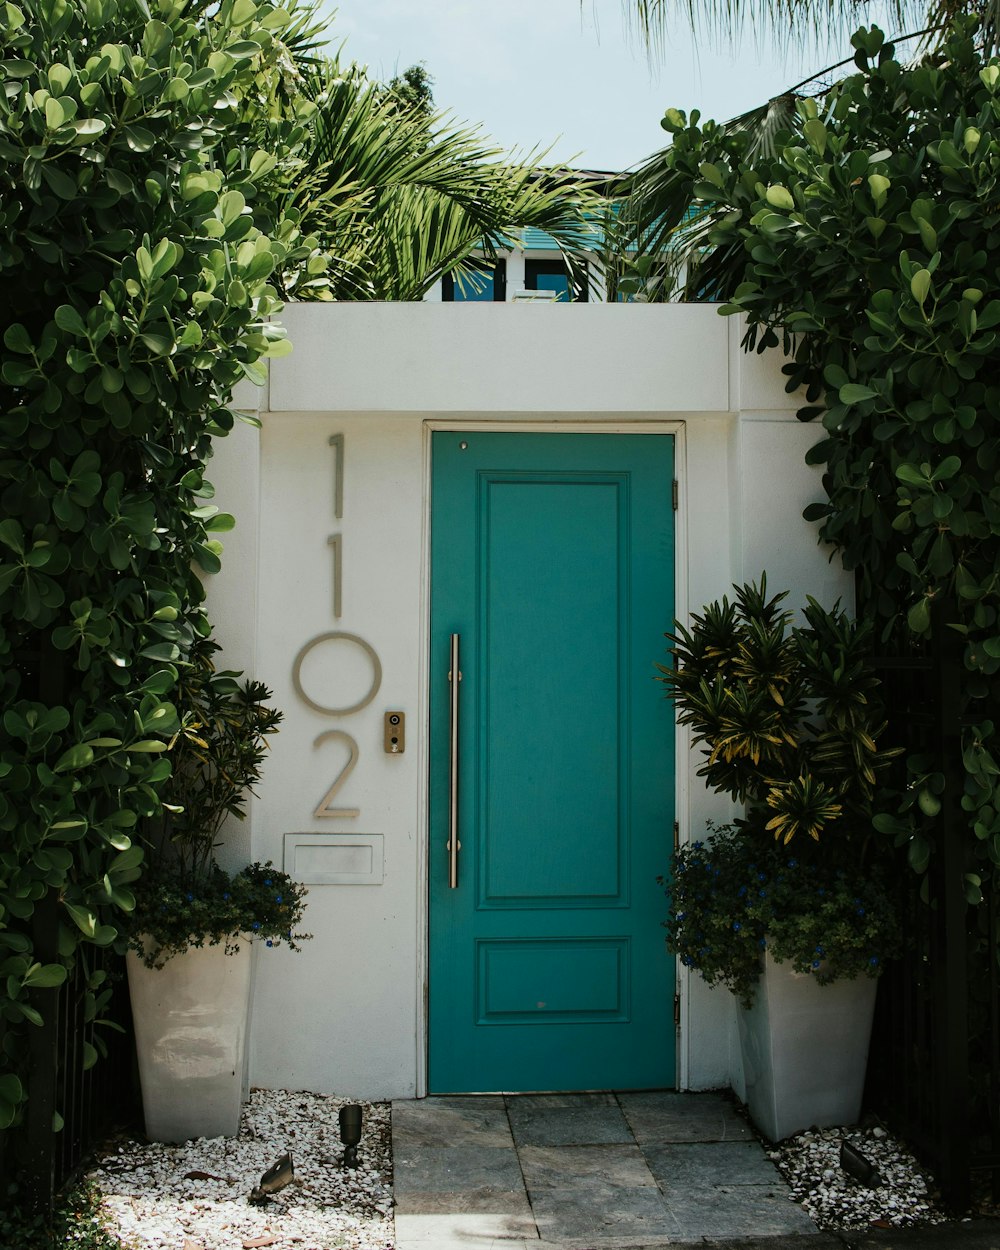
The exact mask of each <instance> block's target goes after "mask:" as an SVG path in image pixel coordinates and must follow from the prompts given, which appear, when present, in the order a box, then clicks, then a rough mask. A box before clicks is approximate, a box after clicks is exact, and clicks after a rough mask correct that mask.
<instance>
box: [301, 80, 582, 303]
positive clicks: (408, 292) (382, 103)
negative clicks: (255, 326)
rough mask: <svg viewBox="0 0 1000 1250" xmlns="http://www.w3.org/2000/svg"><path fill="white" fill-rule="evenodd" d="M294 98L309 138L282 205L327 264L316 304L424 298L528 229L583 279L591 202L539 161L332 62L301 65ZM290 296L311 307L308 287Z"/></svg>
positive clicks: (573, 180)
mask: <svg viewBox="0 0 1000 1250" xmlns="http://www.w3.org/2000/svg"><path fill="white" fill-rule="evenodd" d="M299 90H300V92H301V95H302V97H303V98H304V99H305V101H307V102H308V106H309V107H308V110H307V111H308V113H309V117H308V126H309V129H310V138H309V141H308V155H307V159H306V162H305V168H304V169H302V170H300V171H299V174H298V176H297V178H296V179H295V183H294V185H291V187H290V191H289V203H290V206H291V207H293V208H294V209H296V210H297V211H298V212H299V213H300V228H301V230H302V232H303V233H304V234H308V235H313V236H315V239H316V241H317V244H318V247H319V248H320V249H321V250H322V251H325V252H327V253H328V254H329V256H330V258H331V265H330V268H329V270H328V272H327V274H326V279H327V280H328V281H326V280H325V281H324V284H323V289H322V291H320V292H318V293H319V294H320V295H321V297H322V298H333V299H344V300H365V299H377V300H419V299H422V298H423V296H424V295H425V294H426V293H427V291H428V290H430V289H431V287H433V285H434V284H435V283H436V282H437V281H438V280H439V279H440V278H441V276H442V275H443V274H445V273H449V272H452V273H456V275H457V277H458V279H459V281H463V280H465V279H466V278H468V277H469V276H471V275H472V274H473V273H474V272H475V270H476V269H477V268H478V267H481V265H482V260H483V259H486V260H489V259H491V258H492V257H493V256H494V255H495V253H496V252H497V250H498V248H501V247H508V246H510V245H511V244H512V243H513V242H516V239H517V235H518V231H519V230H520V229H521V228H523V227H527V226H535V227H538V228H539V229H542V230H545V231H546V232H547V233H548V234H550V235H551V236H552V237H553V238H554V239H555V240H556V242H557V244H558V246H559V247H560V248H561V249H562V251H563V254H564V257H565V258H566V260H567V264H568V267H569V270H570V274H571V277H572V276H574V275H575V276H576V279H577V281H579V280H580V278H581V277H582V272H583V271H582V263H583V262H582V254H583V251H584V249H585V248H586V246H587V244H588V242H590V241H591V228H590V227H589V226H588V224H587V221H586V219H585V213H586V212H587V210H588V209H589V208H592V207H593V206H594V205H595V204H596V203H597V197H596V196H595V195H594V193H593V192H592V191H591V190H589V189H588V187H587V186H586V184H585V183H584V182H583V181H582V180H581V179H579V178H578V177H577V176H576V175H574V174H572V173H571V172H570V171H568V170H563V169H552V168H548V167H546V166H545V165H544V164H543V161H544V154H539V153H536V152H532V153H529V154H528V155H527V156H525V157H523V158H518V157H507V156H505V154H504V153H503V151H502V150H501V149H499V148H497V147H495V146H494V145H493V144H492V143H491V142H490V141H489V140H488V139H486V138H485V137H484V135H483V134H482V132H481V131H480V129H479V128H478V127H475V126H468V125H459V124H456V123H455V122H454V120H453V119H452V118H451V117H450V116H449V115H448V114H446V113H443V112H440V111H435V110H428V108H427V106H426V103H424V102H415V103H413V104H412V105H409V106H408V105H407V104H406V102H405V100H403V99H401V97H400V96H399V94H398V93H392V92H387V91H386V90H385V88H384V87H382V86H381V84H378V83H375V82H372V81H371V80H370V79H369V78H368V77H367V76H366V74H365V72H364V71H363V70H362V69H361V68H359V67H358V66H357V65H353V64H345V63H342V62H341V61H340V59H339V58H333V59H329V60H325V61H323V62H321V63H319V64H315V65H311V66H308V67H307V68H306V69H305V71H304V72H303V73H302V74H301V76H300V81H299ZM296 294H297V295H298V296H299V297H300V298H302V297H305V298H308V296H309V294H310V291H309V288H308V285H306V286H305V287H302V286H300V287H299V288H297V290H296Z"/></svg>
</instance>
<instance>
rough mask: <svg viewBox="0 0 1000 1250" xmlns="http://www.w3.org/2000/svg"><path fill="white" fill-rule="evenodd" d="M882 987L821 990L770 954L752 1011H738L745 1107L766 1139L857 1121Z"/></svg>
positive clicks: (866, 983)
mask: <svg viewBox="0 0 1000 1250" xmlns="http://www.w3.org/2000/svg"><path fill="white" fill-rule="evenodd" d="M877 987H878V982H877V981H876V980H875V979H874V978H872V977H866V976H859V977H856V978H855V979H854V980H852V981H834V982H833V983H832V984H831V985H820V984H818V982H817V981H816V979H815V977H813V976H810V975H809V974H808V973H804V972H794V971H793V970H792V968H791V965H790V964H783V963H775V961H774V960H773V959H772V958H771V955H770V952H768V953H767V954H766V955H765V959H764V967H763V970H762V972H761V978H760V981H759V982H758V984H757V993H756V995H755V997H754V1003H753V1006H752V1007H751V1008H749V1009H747V1008H744V1007H740V1008H738V1011H739V1028H740V1047H741V1050H742V1052H743V1074H744V1078H745V1081H746V1098H747V1107H748V1108H749V1111H750V1117H751V1119H752V1120H753V1122H754V1124H756V1126H757V1128H758V1129H760V1131H761V1132H762V1133H763V1134H764V1136H765V1137H767V1138H769V1139H770V1140H771V1141H781V1140H782V1138H785V1137H790V1136H791V1135H792V1134H793V1133H799V1132H802V1130H803V1129H807V1128H811V1127H812V1126H813V1125H817V1126H819V1127H820V1128H823V1127H830V1126H832V1125H838V1124H853V1123H854V1122H855V1121H856V1120H857V1118H858V1116H859V1114H860V1112H861V1096H862V1094H863V1092H864V1083H865V1069H866V1067H867V1065H868V1040H869V1037H870V1035H871V1026H872V1015H873V1013H874V1010H875V991H876V989H877Z"/></svg>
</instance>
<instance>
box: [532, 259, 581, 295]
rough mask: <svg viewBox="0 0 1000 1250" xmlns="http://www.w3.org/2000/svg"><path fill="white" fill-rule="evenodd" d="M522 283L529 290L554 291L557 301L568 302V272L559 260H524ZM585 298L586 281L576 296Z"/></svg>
mask: <svg viewBox="0 0 1000 1250" xmlns="http://www.w3.org/2000/svg"><path fill="white" fill-rule="evenodd" d="M524 285H525V288H526V289H527V290H529V291H556V292H558V294H557V295H556V299H557V301H560V302H568V301H569V300H570V299H572V298H573V297H572V296H571V294H570V285H569V273H568V272H567V269H566V266H565V264H564V263H563V262H562V261H561V260H526V261H525V262H524ZM576 298H577V299H578V300H580V301H586V299H587V283H586V280H584V283H583V288H582V290H581V291H580V293H579V295H578V296H577V297H576Z"/></svg>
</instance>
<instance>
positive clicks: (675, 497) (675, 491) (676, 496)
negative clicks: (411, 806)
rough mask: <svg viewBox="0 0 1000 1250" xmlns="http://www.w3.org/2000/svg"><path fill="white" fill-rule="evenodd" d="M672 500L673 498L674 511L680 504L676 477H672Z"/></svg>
mask: <svg viewBox="0 0 1000 1250" xmlns="http://www.w3.org/2000/svg"><path fill="white" fill-rule="evenodd" d="M673 500H674V511H675V512H676V511H677V509H678V507H679V506H680V485H679V483H678V481H677V479H676V478H674V483H673Z"/></svg>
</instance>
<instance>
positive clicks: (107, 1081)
mask: <svg viewBox="0 0 1000 1250" xmlns="http://www.w3.org/2000/svg"><path fill="white" fill-rule="evenodd" d="M45 919H46V918H45V917H43V918H42V920H43V922H44V920H45ZM37 949H38V948H37V946H36V950H37ZM124 962H125V961H124V959H123V958H122V957H121V956H117V955H115V954H114V953H113V952H110V951H104V950H99V949H98V948H90V950H89V951H88V952H87V954H86V957H85V959H80V960H78V962H77V966H76V969H75V970H74V972H73V973H72V975H71V976H70V977H69V978H68V980H67V981H66V982H65V983H64V984H63V985H62V986H60V987H59V988H58V989H56V990H46V991H38V992H37V995H36V1002H35V1005H36V1006H37V1008H38V1010H39V1012H40V1013H41V1014H42V1019H43V1024H42V1025H41V1027H40V1028H33V1029H31V1031H30V1035H29V1042H30V1052H29V1057H28V1064H29V1073H28V1082H29V1094H30V1096H29V1100H28V1103H27V1106H26V1112H25V1120H24V1123H23V1124H22V1125H20V1126H19V1127H18V1128H17V1129H16V1130H11V1131H9V1132H8V1133H6V1134H4V1133H0V1165H2V1167H3V1171H4V1172H5V1174H9V1175H11V1176H17V1177H18V1178H19V1179H20V1181H21V1183H22V1184H23V1186H24V1187H25V1189H26V1190H27V1191H28V1192H29V1193H31V1194H32V1196H33V1197H34V1198H35V1200H36V1201H38V1202H39V1203H41V1204H42V1205H49V1204H50V1203H51V1201H52V1199H53V1197H54V1195H55V1194H56V1193H57V1192H58V1191H59V1190H60V1189H61V1188H62V1186H63V1185H64V1184H65V1183H66V1181H67V1180H68V1179H69V1178H70V1177H71V1176H72V1174H73V1172H74V1171H75V1170H76V1169H77V1168H78V1167H79V1165H80V1164H81V1163H82V1162H83V1160H84V1159H85V1158H86V1156H87V1154H88V1152H89V1151H90V1150H91V1149H92V1148H93V1147H94V1146H95V1145H96V1144H97V1142H98V1141H99V1140H100V1138H101V1137H102V1136H103V1135H104V1134H105V1133H107V1131H108V1130H109V1128H110V1127H111V1126H112V1125H115V1124H120V1123H124V1122H127V1121H130V1120H132V1119H133V1118H134V1117H135V1115H136V1111H137V1105H138V1102H137V1082H136V1080H135V1076H134V1061H133V1053H134V1048H133V1043H132V1037H131V1015H130V1009H129V1003H128V986H127V983H126V980H125V967H124ZM94 972H103V973H105V974H106V976H107V978H108V980H107V982H106V984H107V985H108V986H109V987H110V990H111V995H110V999H109V1001H108V1002H107V1003H106V1004H105V1005H104V1008H103V1010H102V1011H101V1012H100V1014H99V1016H97V1015H95V1014H94V1013H93V1011H92V1010H91V1009H89V1008H88V1005H87V996H86V988H87V980H88V977H90V976H91V975H92V974H93V973H94ZM43 994H44V997H42V995H43ZM115 1025H117V1026H118V1029H121V1030H124V1031H121V1032H120V1031H118V1029H116V1028H115V1027H114V1026H115ZM90 1047H94V1048H95V1050H97V1052H98V1058H97V1060H96V1062H91V1060H92V1059H93V1052H92V1051H91V1050H90V1049H89V1048H90ZM103 1051H106V1054H103V1053H101V1052H103ZM4 1139H6V1140H4Z"/></svg>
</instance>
